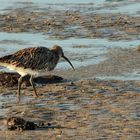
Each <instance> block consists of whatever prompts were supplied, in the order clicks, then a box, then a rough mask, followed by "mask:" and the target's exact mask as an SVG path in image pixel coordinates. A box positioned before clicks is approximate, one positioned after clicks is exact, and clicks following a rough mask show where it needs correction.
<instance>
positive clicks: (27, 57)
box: [0, 45, 74, 101]
mask: <svg viewBox="0 0 140 140" xmlns="http://www.w3.org/2000/svg"><path fill="white" fill-rule="evenodd" d="M61 57H62V58H64V59H65V60H66V61H67V62H68V63H69V64H70V65H71V67H72V68H73V69H74V67H73V65H72V63H71V62H70V61H69V59H68V58H67V57H66V56H64V53H63V50H62V48H61V47H60V46H58V45H55V46H53V47H52V48H51V49H48V48H46V47H33V48H25V49H22V50H19V51H17V52H15V53H13V54H11V55H6V56H3V57H0V65H1V66H3V67H6V68H8V69H10V70H14V71H16V72H17V73H19V74H20V75H21V76H20V78H19V79H18V93H17V98H18V101H20V89H21V85H22V83H23V81H24V79H26V77H27V76H30V78H29V81H30V83H31V86H32V87H33V90H34V96H36V97H37V96H38V95H37V92H36V88H35V85H34V82H33V77H38V76H40V75H42V73H46V72H47V71H51V70H53V69H54V68H55V67H56V65H57V63H58V61H59V59H60V58H61Z"/></svg>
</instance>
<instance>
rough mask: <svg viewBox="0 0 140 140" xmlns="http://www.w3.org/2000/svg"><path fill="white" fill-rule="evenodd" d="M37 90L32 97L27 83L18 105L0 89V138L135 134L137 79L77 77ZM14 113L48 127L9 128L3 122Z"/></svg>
mask: <svg viewBox="0 0 140 140" xmlns="http://www.w3.org/2000/svg"><path fill="white" fill-rule="evenodd" d="M5 90H6V89H5ZM37 90H38V91H39V96H40V97H39V98H38V99H35V98H34V97H32V95H31V93H30V92H32V91H31V90H30V89H29V87H28V89H27V91H26V93H25V92H23V93H22V97H21V103H20V104H16V101H15V100H14V99H15V98H16V96H15V95H14V96H13V95H12V93H11V94H7V95H4V94H3V96H2V97H3V100H2V101H1V102H2V105H1V109H2V110H3V112H5V114H4V115H2V116H1V120H0V124H1V125H0V138H1V139H5V138H7V139H8V138H11V139H29V138H30V139H40V138H42V139H46V138H48V139H71V140H73V139H94V138H96V139H139V115H140V114H139V107H140V104H139V100H140V94H139V92H140V84H139V82H137V81H118V80H109V81H103V80H98V79H93V80H80V81H77V82H73V83H71V82H65V83H57V84H49V85H46V86H43V87H39V88H37ZM11 92H14V90H13V91H12V90H11ZM3 93H5V91H3ZM11 99H12V100H11ZM13 116H14V117H22V118H24V119H25V120H28V121H29V122H34V123H39V122H43V123H44V124H46V125H47V124H48V123H50V124H51V126H50V127H46V128H43V129H35V130H32V131H31V130H30V131H28V130H23V131H19V130H16V131H10V130H7V126H6V125H5V123H4V122H5V120H6V119H7V118H9V117H13Z"/></svg>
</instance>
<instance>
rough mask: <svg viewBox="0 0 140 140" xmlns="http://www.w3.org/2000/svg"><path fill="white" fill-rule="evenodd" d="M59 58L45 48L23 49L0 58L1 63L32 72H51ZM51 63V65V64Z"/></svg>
mask: <svg viewBox="0 0 140 140" xmlns="http://www.w3.org/2000/svg"><path fill="white" fill-rule="evenodd" d="M58 60H59V56H58V54H57V53H55V52H54V51H52V50H50V49H48V48H45V47H36V48H25V49H22V50H19V51H17V52H15V53H14V54H12V55H7V56H4V57H1V58H0V62H1V63H9V64H12V65H14V66H16V67H21V68H24V69H27V68H30V69H32V70H43V69H44V70H45V69H46V70H48V71H51V70H52V69H54V67H55V66H56V64H57V62H58ZM52 62H53V63H52Z"/></svg>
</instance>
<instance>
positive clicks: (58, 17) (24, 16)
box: [0, 8, 140, 40]
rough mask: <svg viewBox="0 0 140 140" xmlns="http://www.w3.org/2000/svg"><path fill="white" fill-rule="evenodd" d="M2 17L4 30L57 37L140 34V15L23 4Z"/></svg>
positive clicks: (123, 37)
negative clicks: (34, 9)
mask: <svg viewBox="0 0 140 140" xmlns="http://www.w3.org/2000/svg"><path fill="white" fill-rule="evenodd" d="M87 17H88V18H87ZM0 19H1V22H0V31H1V32H15V33H18V32H43V33H46V34H49V36H50V38H58V39H66V38H71V37H77V36H78V37H82V38H97V37H101V38H106V37H107V38H108V39H110V40H130V39H132V38H133V37H135V38H136V39H137V38H138V36H139V35H140V17H139V16H138V17H133V16H129V15H124V14H118V13H116V14H115V13H114V14H111V13H110V14H99V13H81V12H80V11H78V10H77V11H70V10H68V11H55V10H53V11H52V10H48V11H47V12H43V11H42V12H31V11H30V10H26V8H24V9H19V10H15V11H13V12H11V13H8V14H1V15H0Z"/></svg>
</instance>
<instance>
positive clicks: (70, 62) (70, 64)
mask: <svg viewBox="0 0 140 140" xmlns="http://www.w3.org/2000/svg"><path fill="white" fill-rule="evenodd" d="M62 57H63V58H64V59H65V60H66V61H67V62H68V63H69V64H70V65H71V67H72V68H73V70H75V69H74V66H73V65H72V63H71V62H70V60H69V59H68V58H67V57H66V56H64V55H63V56H62Z"/></svg>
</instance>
